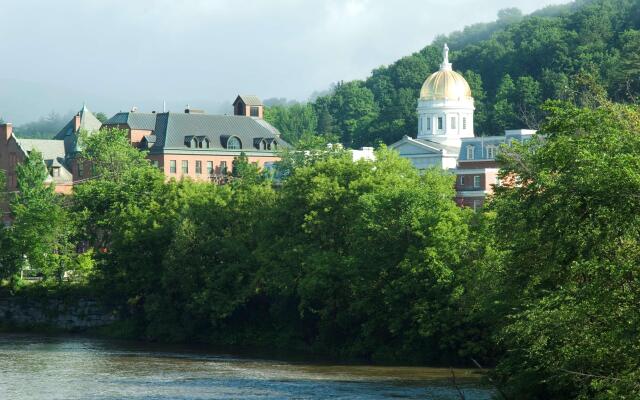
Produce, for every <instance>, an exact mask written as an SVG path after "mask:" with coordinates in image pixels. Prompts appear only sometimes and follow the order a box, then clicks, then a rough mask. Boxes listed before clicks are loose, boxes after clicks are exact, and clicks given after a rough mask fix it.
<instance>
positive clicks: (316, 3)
mask: <svg viewBox="0 0 640 400" xmlns="http://www.w3.org/2000/svg"><path fill="white" fill-rule="evenodd" d="M564 2H566V0H564V1H563V0H482V1H478V0H476V1H473V0H342V1H340V0H324V1H323V0H305V1H302V0H296V1H294V0H263V1H257V0H244V1H214V0H211V1H207V0H135V1H134V0H76V1H71V0H55V1H54V0H40V1H36V0H0V16H1V19H0V20H1V22H0V54H2V61H1V62H0V117H3V118H4V119H5V120H8V121H12V122H14V123H16V124H20V123H24V122H27V121H29V120H33V119H36V118H38V117H40V116H42V115H44V114H47V113H49V112H50V111H52V110H55V111H58V112H61V113H64V112H68V111H70V110H77V109H80V108H81V107H82V103H83V101H86V102H87V105H88V106H89V108H90V109H92V110H94V111H104V112H106V113H108V114H109V115H111V114H112V113H114V112H117V111H119V110H128V109H130V108H131V107H132V106H134V105H135V106H138V107H139V108H141V109H142V110H145V111H151V110H152V109H154V110H160V109H162V101H163V100H166V101H167V104H168V105H169V108H170V109H171V110H176V111H177V110H179V109H182V108H183V107H184V105H185V104H187V103H189V104H191V105H192V106H194V107H201V108H205V109H208V110H209V111H219V109H220V105H221V104H224V103H231V102H232V101H233V99H234V98H235V95H236V94H237V93H247V94H256V95H258V96H260V97H261V98H262V99H267V98H270V97H286V98H290V99H298V100H305V99H307V98H308V97H309V96H310V95H311V94H312V93H313V92H314V91H320V90H324V89H327V88H328V87H329V86H330V85H331V83H333V82H336V81H339V80H349V79H353V78H365V77H366V76H367V75H368V74H369V73H370V71H371V69H373V68H375V67H378V66H380V65H383V64H389V63H391V62H393V61H395V60H396V59H398V58H400V57H402V56H405V55H409V54H411V53H413V52H415V51H418V50H420V49H421V48H423V47H424V46H426V45H427V44H429V43H430V42H431V40H432V39H433V38H434V37H435V36H437V35H438V34H443V33H450V32H452V31H455V30H459V29H461V28H463V27H464V26H466V25H469V24H472V23H476V22H488V21H492V20H494V19H495V18H496V14H497V12H498V10H500V9H502V8H506V7H518V8H520V9H521V10H522V11H523V12H525V13H529V12H531V11H534V10H535V9H538V8H540V7H543V6H545V5H548V4H558V3H564ZM451 51H452V52H455V49H451ZM454 67H455V66H454ZM212 109H213V110H212Z"/></svg>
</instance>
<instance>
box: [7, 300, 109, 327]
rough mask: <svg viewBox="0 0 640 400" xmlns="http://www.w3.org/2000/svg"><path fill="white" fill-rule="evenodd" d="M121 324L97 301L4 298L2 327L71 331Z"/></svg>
mask: <svg viewBox="0 0 640 400" xmlns="http://www.w3.org/2000/svg"><path fill="white" fill-rule="evenodd" d="M115 321H117V316H116V314H115V313H114V312H109V311H107V310H105V309H104V308H102V307H100V306H99V305H98V303H96V302H95V301H93V300H85V299H80V300H75V301H72V302H65V301H61V300H56V299H49V300H32V299H25V298H0V324H1V325H8V326H14V327H25V328H28V327H32V326H38V325H45V326H49V327H53V328H57V329H62V330H68V331H81V330H85V329H88V328H94V327H98V326H104V325H109V324H111V323H113V322H115Z"/></svg>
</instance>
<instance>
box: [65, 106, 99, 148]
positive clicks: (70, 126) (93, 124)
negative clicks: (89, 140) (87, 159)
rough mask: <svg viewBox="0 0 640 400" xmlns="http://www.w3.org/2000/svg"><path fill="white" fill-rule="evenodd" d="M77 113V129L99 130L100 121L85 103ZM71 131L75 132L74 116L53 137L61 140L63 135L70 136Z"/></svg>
mask: <svg viewBox="0 0 640 400" xmlns="http://www.w3.org/2000/svg"><path fill="white" fill-rule="evenodd" d="M77 115H79V116H80V129H79V130H86V131H89V132H92V131H97V130H99V129H100V127H101V126H102V122H100V120H99V119H98V118H96V116H95V115H93V113H92V112H91V111H89V109H88V108H87V106H86V105H85V106H83V107H82V110H80V111H79V112H78V114H77ZM73 133H77V132H76V130H75V117H73V118H71V121H69V122H68V123H67V124H66V125H65V126H64V127H63V128H62V129H61V130H60V132H58V133H57V134H56V136H54V139H58V140H63V139H64V138H65V136H70V135H71V134H73Z"/></svg>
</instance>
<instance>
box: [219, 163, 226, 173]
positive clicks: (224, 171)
mask: <svg viewBox="0 0 640 400" xmlns="http://www.w3.org/2000/svg"><path fill="white" fill-rule="evenodd" d="M220 173H221V174H226V173H227V162H226V161H220Z"/></svg>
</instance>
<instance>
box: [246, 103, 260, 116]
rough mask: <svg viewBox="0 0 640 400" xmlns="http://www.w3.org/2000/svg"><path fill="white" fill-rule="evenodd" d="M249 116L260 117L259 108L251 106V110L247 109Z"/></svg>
mask: <svg viewBox="0 0 640 400" xmlns="http://www.w3.org/2000/svg"><path fill="white" fill-rule="evenodd" d="M249 114H250V115H251V116H252V117H259V116H260V107H254V106H251V108H250V109H249Z"/></svg>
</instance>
